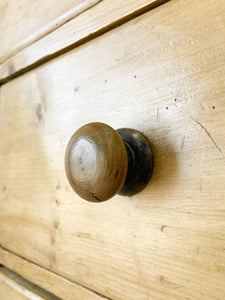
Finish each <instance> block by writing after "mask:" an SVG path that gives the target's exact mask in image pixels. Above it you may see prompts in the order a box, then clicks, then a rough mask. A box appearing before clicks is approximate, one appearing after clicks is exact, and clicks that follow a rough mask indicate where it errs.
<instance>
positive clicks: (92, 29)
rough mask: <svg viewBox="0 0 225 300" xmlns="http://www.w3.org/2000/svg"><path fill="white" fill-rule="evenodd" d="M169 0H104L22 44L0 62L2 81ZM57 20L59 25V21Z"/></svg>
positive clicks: (94, 0) (88, 2)
mask: <svg viewBox="0 0 225 300" xmlns="http://www.w3.org/2000/svg"><path fill="white" fill-rule="evenodd" d="M166 1H168V0H139V1H136V0H125V1H119V0H114V1H111V0H103V1H101V3H99V4H98V5H96V6H95V7H93V8H91V9H89V10H87V11H86V12H85V13H84V14H82V15H80V16H78V17H77V18H75V19H73V20H71V21H70V22H66V23H65V24H64V25H63V26H61V27H60V28H59V29H58V30H55V31H53V32H52V33H50V34H48V35H46V34H45V36H44V37H43V38H40V39H39V40H37V42H34V41H33V43H32V44H31V43H30V46H28V45H27V47H26V48H25V47H23V48H24V49H23V50H21V51H20V52H18V53H16V54H15V55H14V56H13V57H10V58H9V59H8V60H6V61H5V62H4V63H3V64H2V65H0V83H1V82H5V81H7V80H9V79H10V78H12V77H13V76H17V75H19V74H21V73H23V72H25V71H26V70H27V69H31V68H34V67H35V66H37V65H39V64H40V63H42V62H43V61H46V60H49V59H51V58H52V57H54V56H57V55H59V54H60V53H62V52H65V51H67V50H68V49H70V48H72V47H75V46H77V45H80V44H82V43H84V42H86V41H88V40H90V39H92V38H94V37H96V36H98V35H100V34H102V33H103V32H106V31H108V30H110V29H112V28H113V27H116V26H118V25H120V24H122V23H124V22H126V21H128V20H129V19H132V18H134V17H136V16H137V15H140V14H141V13H143V12H144V11H147V10H149V9H151V8H153V7H156V6H157V5H160V4H162V3H164V2H166ZM94 2H96V3H97V2H99V1H97V0H86V1H84V2H82V4H83V5H81V6H82V7H83V6H85V5H86V6H87V4H88V5H89V6H90V4H92V3H94ZM79 7H80V6H78V8H79ZM76 9H77V8H76V7H75V10H76ZM61 19H63V18H60V21H61ZM56 23H57V24H58V23H59V22H56ZM48 27H49V26H47V28H48ZM50 27H52V26H50ZM45 31H46V30H45Z"/></svg>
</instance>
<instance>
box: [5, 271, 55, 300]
mask: <svg viewBox="0 0 225 300" xmlns="http://www.w3.org/2000/svg"><path fill="white" fill-rule="evenodd" d="M0 299H1V300H28V299H30V300H60V299H59V298H58V297H55V296H54V295H51V294H50V293H48V292H45V291H44V290H43V289H40V288H39V287H37V286H35V285H34V284H32V283H31V282H28V281H27V280H24V279H23V278H22V277H20V276H18V275H17V274H15V273H14V272H12V271H10V270H8V269H6V268H5V267H0Z"/></svg>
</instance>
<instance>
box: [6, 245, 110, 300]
mask: <svg viewBox="0 0 225 300" xmlns="http://www.w3.org/2000/svg"><path fill="white" fill-rule="evenodd" d="M0 264H2V265H4V266H6V267H7V268H9V269H11V270H13V271H14V272H16V273H17V274H19V275H21V276H23V278H25V279H27V280H30V281H31V282H33V283H34V284H36V285H38V286H40V287H41V288H43V289H45V290H47V291H49V292H51V293H54V294H55V295H56V296H58V297H60V298H61V299H66V300H74V299H76V300H84V299H85V300H101V299H102V300H103V299H106V298H105V297H102V296H100V295H97V294H95V293H94V292H92V291H90V290H87V289H85V288H84V287H82V286H80V285H79V284H77V283H75V282H71V281H69V280H66V279H64V278H63V277H61V276H58V275H57V274H55V273H52V272H50V271H48V270H46V269H44V268H42V267H40V266H38V265H36V264H33V263H32V262H30V261H28V260H26V259H23V258H22V257H19V256H17V255H15V254H13V253H11V252H9V251H7V250H5V249H2V248H1V247H0Z"/></svg>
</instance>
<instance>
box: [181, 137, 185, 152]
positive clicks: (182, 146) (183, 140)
mask: <svg viewBox="0 0 225 300" xmlns="http://www.w3.org/2000/svg"><path fill="white" fill-rule="evenodd" d="M184 142H185V136H184V137H183V139H182V143H181V151H182V150H183V148H184Z"/></svg>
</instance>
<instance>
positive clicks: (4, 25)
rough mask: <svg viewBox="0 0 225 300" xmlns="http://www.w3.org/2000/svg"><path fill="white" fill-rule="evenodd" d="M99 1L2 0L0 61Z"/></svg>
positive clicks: (0, 9) (0, 10) (0, 11)
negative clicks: (33, 0) (32, 0)
mask: <svg viewBox="0 0 225 300" xmlns="http://www.w3.org/2000/svg"><path fill="white" fill-rule="evenodd" d="M99 1H100V0H83V1H82V0H66V1H56V0H54V1H51V0H48V1H46V0H37V1H35V2H31V1H30V0H20V1H17V0H10V1H9V0H2V1H1V3H0V41H1V51H0V63H2V62H4V61H5V60H6V59H7V58H9V57H11V56H12V55H14V54H15V53H17V52H18V51H20V50H21V49H23V48H25V47H27V46H29V45H30V44H32V43H34V42H35V41H37V40H39V39H40V38H42V37H44V36H45V35H47V34H49V33H50V32H52V31H54V30H55V29H57V28H59V27H60V26H62V25H63V24H65V23H66V22H68V21H70V20H71V19H72V18H73V17H75V16H76V15H78V14H80V13H81V12H83V11H85V10H86V9H88V8H89V7H91V6H93V5H95V4H96V3H98V2H99Z"/></svg>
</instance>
